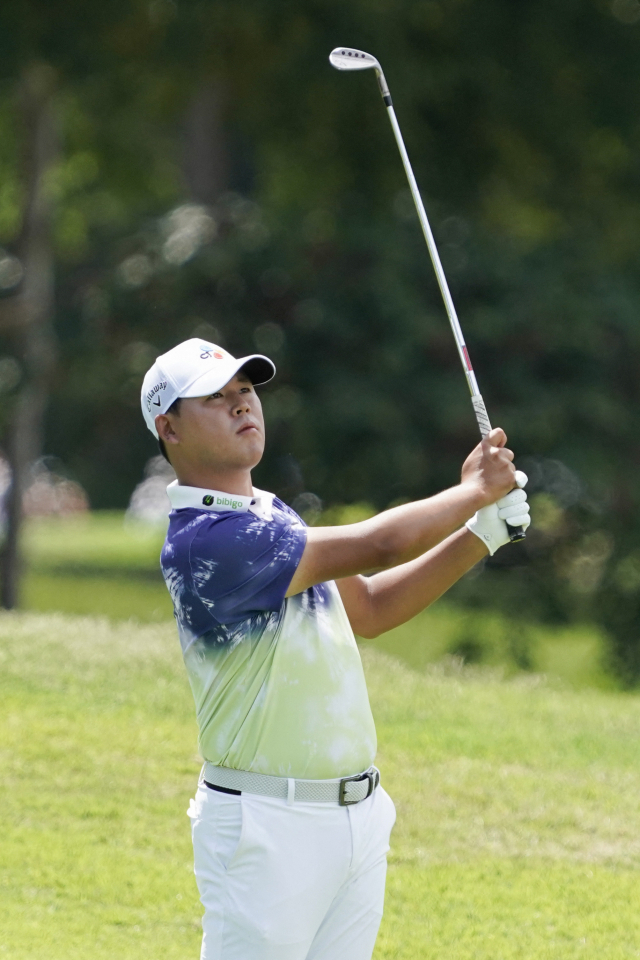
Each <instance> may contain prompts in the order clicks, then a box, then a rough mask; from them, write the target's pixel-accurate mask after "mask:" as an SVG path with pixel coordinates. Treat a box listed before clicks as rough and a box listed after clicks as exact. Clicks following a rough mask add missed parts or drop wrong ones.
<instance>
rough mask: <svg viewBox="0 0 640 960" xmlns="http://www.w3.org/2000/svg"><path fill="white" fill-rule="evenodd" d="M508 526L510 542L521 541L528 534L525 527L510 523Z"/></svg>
mask: <svg viewBox="0 0 640 960" xmlns="http://www.w3.org/2000/svg"><path fill="white" fill-rule="evenodd" d="M507 526H508V527H509V543H519V542H520V541H521V540H524V538H525V537H526V535H527V534H526V532H525V529H524V527H520V526H518V527H512V526H511V524H510V523H508V524H507Z"/></svg>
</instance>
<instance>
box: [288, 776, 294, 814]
mask: <svg viewBox="0 0 640 960" xmlns="http://www.w3.org/2000/svg"><path fill="white" fill-rule="evenodd" d="M295 798H296V782H295V780H293V779H292V778H291V777H289V778H288V779H287V804H288V806H290V807H292V806H293V801H294V800H295Z"/></svg>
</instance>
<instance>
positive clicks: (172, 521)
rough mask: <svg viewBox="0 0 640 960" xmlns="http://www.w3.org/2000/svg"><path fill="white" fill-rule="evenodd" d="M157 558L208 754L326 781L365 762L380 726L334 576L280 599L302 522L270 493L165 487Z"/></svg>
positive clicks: (302, 536) (302, 537)
mask: <svg viewBox="0 0 640 960" xmlns="http://www.w3.org/2000/svg"><path fill="white" fill-rule="evenodd" d="M167 492H168V494H169V499H170V501H171V505H172V511H171V514H170V517H169V529H168V532H167V538H166V541H165V544H164V547H163V549H162V556H161V565H162V572H163V575H164V579H165V582H166V584H167V587H168V588H169V592H170V593H171V598H172V600H173V606H174V612H175V617H176V621H177V624H178V632H179V636H180V643H181V645H182V653H183V656H184V661H185V664H186V667H187V672H188V675H189V681H190V683H191V689H192V691H193V695H194V698H195V702H196V715H197V720H198V726H199V730H200V737H199V743H200V750H201V753H202V755H203V757H204V758H205V759H206V760H209V761H210V762H211V763H215V764H219V765H221V766H225V767H232V768H234V769H237V770H250V771H253V772H256V773H266V774H272V775H275V776H280V777H296V778H300V779H312V780H316V779H317V780H326V779H331V778H334V777H344V776H350V775H351V774H356V773H359V772H360V771H362V770H366V769H367V768H368V767H369V766H370V765H371V763H372V762H373V759H374V756H375V752H376V733H375V727H374V723H373V717H372V715H371V708H370V705H369V697H368V694H367V688H366V684H365V679H364V674H363V670H362V663H361V660H360V654H359V652H358V648H357V646H356V642H355V638H354V635H353V631H352V629H351V625H350V623H349V620H348V618H347V614H346V612H345V609H344V606H343V604H342V599H341V597H340V594H339V592H338V589H337V587H336V585H335V583H333V582H329V583H319V584H317V585H316V586H314V587H310V588H309V589H308V590H305V591H304V592H303V593H299V594H297V595H296V596H293V597H288V598H286V597H285V593H286V592H287V589H288V587H289V584H290V583H291V579H292V577H293V574H294V572H295V570H296V567H297V565H298V563H299V561H300V557H301V556H302V553H303V550H304V547H305V543H306V527H305V524H304V522H303V521H302V520H301V519H300V517H299V516H298V515H297V513H295V511H293V510H292V509H291V508H290V507H288V506H287V505H286V504H284V503H283V502H282V501H281V500H279V499H278V498H277V497H274V496H273V494H268V493H265V492H263V491H260V490H254V497H252V498H250V497H241V496H237V495H231V494H227V493H220V492H219V491H215V490H205V489H202V488H200V487H187V486H182V485H178V483H177V482H174V483H173V484H171V485H170V486H169V488H168V490H167Z"/></svg>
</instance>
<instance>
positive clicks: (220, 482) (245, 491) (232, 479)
mask: <svg viewBox="0 0 640 960" xmlns="http://www.w3.org/2000/svg"><path fill="white" fill-rule="evenodd" d="M176 476H177V477H178V483H179V484H181V486H184V487H201V488H203V489H204V490H219V491H220V492H221V493H235V494H238V495H239V496H241V497H252V496H253V485H252V483H251V471H250V470H247V469H240V470H225V471H219V470H216V471H213V470H208V469H206V468H197V467H188V468H187V467H185V468H183V469H182V468H176Z"/></svg>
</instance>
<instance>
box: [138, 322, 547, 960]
mask: <svg viewBox="0 0 640 960" xmlns="http://www.w3.org/2000/svg"><path fill="white" fill-rule="evenodd" d="M274 373H275V368H274V366H273V364H272V362H271V361H270V360H268V359H267V358H266V357H263V356H255V355H254V356H249V357H243V358H241V359H236V358H234V357H232V356H231V355H230V354H229V353H227V352H226V351H225V350H223V349H222V348H221V347H218V346H216V345H215V344H212V343H205V342H203V341H201V340H198V339H192V340H187V341H185V342H184V343H181V344H179V345H178V346H176V347H174V348H173V349H172V350H169V351H168V353H165V354H164V355H163V356H161V357H159V358H158V359H157V361H156V362H155V363H154V365H153V366H152V367H151V369H150V370H149V371H148V373H147V375H146V377H145V379H144V384H143V387H142V411H143V414H144V418H145V421H146V423H147V426H148V427H149V429H150V430H151V432H152V433H153V434H154V436H155V437H157V438H158V440H159V442H160V448H161V450H162V452H163V453H164V455H165V456H166V457H167V458H168V459H169V461H170V462H171V464H172V466H173V467H174V469H175V471H176V475H177V478H178V479H177V480H176V481H175V482H174V483H172V484H171V485H170V486H169V488H168V492H169V497H170V500H171V504H172V512H171V515H170V522H169V530H168V533H167V538H166V542H165V545H164V548H163V550H162V569H163V573H164V577H165V580H166V583H167V586H168V588H169V590H170V592H171V596H172V599H173V603H174V609H175V616H176V620H177V623H178V631H179V635H180V641H181V644H182V650H183V654H184V660H185V664H186V667H187V672H188V674H189V680H190V683H191V687H192V690H193V694H194V697H195V702H196V713H197V720H198V725H199V730H200V738H199V742H200V749H201V752H202V755H203V757H204V766H203V769H202V774H201V779H200V783H199V785H198V790H197V793H196V796H195V799H194V800H192V801H191V805H190V808H189V816H190V818H191V824H192V835H193V847H194V858H195V875H196V880H197V883H198V888H199V891H200V896H201V899H202V903H203V905H204V918H203V930H204V936H203V942H202V953H201V958H202V960H214V958H215V960H367V958H370V957H371V954H372V951H373V947H374V943H375V939H376V935H377V931H378V926H379V924H380V919H381V916H382V907H383V899H384V884H385V874H386V855H387V851H388V849H389V836H390V832H391V828H392V826H393V823H394V820H395V810H394V807H393V803H392V801H391V800H390V798H389V796H388V795H387V794H386V793H385V791H384V790H383V788H382V787H381V786H380V775H379V772H378V770H377V769H376V768H375V766H373V761H374V758H375V752H376V734H375V728H374V724H373V719H372V715H371V709H370V706H369V700H368V696H367V690H366V686H365V680H364V676H363V671H362V665H361V662H360V657H359V654H358V649H357V646H356V643H355V639H354V632H355V633H358V634H360V635H361V636H363V637H368V638H371V637H375V636H377V635H378V634H380V633H382V632H383V631H385V630H389V629H391V628H392V627H395V626H397V625H398V624H401V623H403V622H405V621H406V620H408V619H410V618H411V617H413V616H414V615H415V614H417V613H418V612H419V611H420V610H422V609H424V608H425V607H426V606H428V605H429V604H430V603H432V602H433V601H434V600H436V599H437V598H438V597H439V596H441V594H443V593H444V592H445V591H446V590H447V589H448V588H449V587H450V586H451V585H452V584H453V583H455V581H456V580H458V579H459V577H461V576H462V574H464V573H465V572H466V571H467V570H469V569H470V567H472V566H473V565H474V564H475V563H477V562H478V561H479V560H481V559H482V557H484V556H486V554H487V552H489V553H493V552H494V551H495V550H497V549H498V547H500V546H501V545H502V544H505V543H507V542H508V541H509V530H508V526H507V523H506V522H505V521H506V520H507V519H508V520H509V522H510V523H511V524H512V525H522V526H523V527H524V528H526V526H528V524H529V517H528V513H529V507H528V504H527V503H526V494H525V493H524V491H523V490H521V489H515V490H514V486H515V484H516V471H515V468H514V466H513V463H512V460H513V454H512V453H511V451H510V450H508V449H507V448H506V447H505V443H506V436H505V434H504V433H503V431H502V430H500V429H495V430H493V431H492V432H491V433H490V435H489V436H488V437H487V438H485V439H484V440H483V441H482V442H481V443H480V444H479V445H478V446H477V447H476V448H475V449H474V450H473V451H472V452H471V454H470V455H469V457H468V458H467V459H466V461H465V463H464V464H463V467H462V476H461V482H460V483H459V484H458V485H457V486H455V487H452V488H451V489H449V490H445V491H443V492H442V493H439V494H437V495H436V496H433V497H430V498H428V499H426V500H420V501H417V502H415V503H408V504H405V505H403V506H400V507H395V508H393V509H392V510H387V511H385V512H384V513H381V514H379V515H378V516H376V517H374V518H372V519H370V520H365V521H363V522H362V523H355V524H351V525H348V526H342V527H320V528H314V529H308V528H307V527H306V526H305V524H304V523H303V521H302V520H301V519H300V518H299V517H298V516H297V514H296V513H295V512H294V511H293V510H292V509H291V508H290V507H288V506H287V505H286V504H284V503H283V502H282V501H281V500H279V499H278V498H277V497H275V496H274V495H273V494H271V493H265V492H264V491H262V490H258V489H256V488H254V487H253V485H252V481H251V471H252V469H253V468H254V467H255V466H256V465H257V464H258V463H259V462H260V459H261V457H262V453H263V450H264V444H265V431H264V422H263V417H262V409H261V405H260V400H259V398H258V395H257V393H256V390H255V387H256V385H259V384H261V383H265V382H266V381H268V380H270V379H271V378H272V377H273V376H274ZM410 391H411V384H410V383H407V392H408V393H410ZM510 491H511V492H510ZM365 574H367V575H366V576H365Z"/></svg>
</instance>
